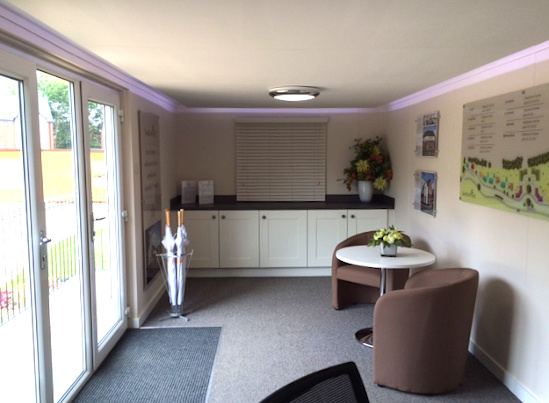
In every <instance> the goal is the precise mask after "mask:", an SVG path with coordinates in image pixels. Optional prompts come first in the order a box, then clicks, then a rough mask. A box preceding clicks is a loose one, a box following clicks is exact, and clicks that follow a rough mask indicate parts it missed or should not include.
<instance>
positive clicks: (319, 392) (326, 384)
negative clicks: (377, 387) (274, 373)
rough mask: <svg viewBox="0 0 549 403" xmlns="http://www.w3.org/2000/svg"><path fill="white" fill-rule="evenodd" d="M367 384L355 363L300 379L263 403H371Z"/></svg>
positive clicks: (347, 363) (268, 397) (338, 366)
mask: <svg viewBox="0 0 549 403" xmlns="http://www.w3.org/2000/svg"><path fill="white" fill-rule="evenodd" d="M368 402H369V400H368V395H367V394H366V389H365V388H364V383H363V382H362V378H361V377H360V373H359V372H358V368H357V366H356V364H355V363H354V362H346V363H343V364H339V365H335V366H333V367H329V368H325V369H322V370H320V371H317V372H313V373H312V374H309V375H306V376H304V377H302V378H299V379H297V380H295V381H293V382H292V383H289V384H288V385H286V386H283V387H282V388H280V389H278V390H277V391H275V392H273V393H272V394H271V395H269V396H267V397H266V398H265V399H263V400H262V401H261V403H368Z"/></svg>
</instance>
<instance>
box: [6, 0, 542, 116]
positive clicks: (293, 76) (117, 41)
mask: <svg viewBox="0 0 549 403" xmlns="http://www.w3.org/2000/svg"><path fill="white" fill-rule="evenodd" d="M2 1H3V2H4V3H5V4H11V5H12V6H14V7H16V8H18V9H20V10H22V11H23V12H25V13H28V14H29V15H31V16H32V17H34V18H36V19H38V20H40V21H42V22H43V23H44V24H46V25H47V26H49V27H51V28H52V29H53V30H55V31H57V32H59V33H61V34H62V35H63V36H65V37H67V38H69V39H70V40H71V41H72V42H74V43H76V44H79V45H81V46H82V47H84V48H86V49H88V50H89V51H91V52H92V53H94V54H96V55H98V56H100V57H101V58H103V59H105V60H107V61H108V62H110V63H111V64H113V65H115V66H117V67H118V68H120V69H122V70H124V71H125V72H127V73H129V74H130V75H132V76H134V77H135V78H137V79H139V80H141V81H143V82H144V83H146V84H148V85H149V86H151V87H153V88H156V89H157V90H160V91H162V92H163V93H165V94H167V95H168V96H170V97H172V98H173V99H175V100H176V101H178V102H179V103H180V104H181V105H184V106H187V107H211V108H277V107H284V108H288V107H308V108H371V107H377V106H383V105H386V104H388V103H389V102H391V101H394V100H397V99H400V98H402V97H404V96H407V95H410V94H413V93H414V92H417V91H419V90H422V89H425V88H428V87H430V86H432V85H435V84H437V83H440V82H442V81H445V80H447V79H450V78H453V77H455V76H458V75H460V74H463V73H466V72H468V71H470V70H473V69H475V68H477V67H481V66H483V65H485V64H488V63H490V62H493V61H495V60H498V59H501V58H503V57H505V56H509V55H511V54H513V53H515V52H517V51H520V50H522V49H525V48H528V47H530V46H533V45H537V44H540V43H542V42H545V41H547V40H549V1H547V0H231V1H229V0H12V1H5V0H2ZM282 85H307V86H317V87H320V88H321V89H322V92H321V94H320V96H319V97H318V98H317V99H315V100H314V101H309V102H305V103H300V104H296V103H291V104H288V103H286V102H281V101H276V100H274V99H272V98H270V97H269V96H268V93H267V91H268V89H269V88H270V87H275V86H282Z"/></svg>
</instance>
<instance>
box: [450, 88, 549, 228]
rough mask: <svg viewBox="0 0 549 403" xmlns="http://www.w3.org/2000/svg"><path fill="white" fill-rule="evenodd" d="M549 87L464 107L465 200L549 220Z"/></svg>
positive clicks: (462, 195)
mask: <svg viewBox="0 0 549 403" xmlns="http://www.w3.org/2000/svg"><path fill="white" fill-rule="evenodd" d="M548 107H549V84H544V85H540V86H537V87H532V88H528V89H525V90H521V91H515V92H511V93H508V94H504V95H500V96H496V97H492V98H487V99H483V100H480V101H475V102H471V103H468V104H465V105H464V107H463V135H462V147H461V173H460V199H461V200H463V201H465V202H470V203H475V204H480V205H482V206H486V207H493V208H497V209H501V210H506V211H512V212H517V213H520V214H525V215H528V216H531V217H535V218H541V219H545V220H548V219H549V109H548Z"/></svg>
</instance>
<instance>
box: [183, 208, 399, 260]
mask: <svg viewBox="0 0 549 403" xmlns="http://www.w3.org/2000/svg"><path fill="white" fill-rule="evenodd" d="M387 225H388V210H261V211H258V210H246V211H243V210H222V211H217V210H212V211H195V210H187V211H186V212H185V227H186V228H187V234H188V237H189V241H190V244H189V247H188V248H189V249H193V250H194V253H193V258H192V261H191V268H258V267H261V268H268V267H327V266H328V267H329V266H331V264H332V254H333V251H334V248H335V246H336V245H337V244H338V243H339V242H341V241H342V240H344V239H345V238H347V237H349V236H352V235H355V234H358V233H361V232H365V231H372V230H375V229H378V228H382V227H386V226H387Z"/></svg>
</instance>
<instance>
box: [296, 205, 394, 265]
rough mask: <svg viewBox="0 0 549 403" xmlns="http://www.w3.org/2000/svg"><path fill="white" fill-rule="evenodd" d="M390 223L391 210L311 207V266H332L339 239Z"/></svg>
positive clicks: (308, 246) (309, 249)
mask: <svg viewBox="0 0 549 403" xmlns="http://www.w3.org/2000/svg"><path fill="white" fill-rule="evenodd" d="M386 226H387V210H309V216H308V222H307V231H308V245H307V253H308V266H309V267H324V266H331V265H332V254H333V252H334V249H335V247H336V245H337V244H338V243H339V242H341V241H343V240H344V239H346V238H348V237H350V236H352V235H355V234H359V233H361V232H366V231H372V230H376V229H378V228H384V227H386Z"/></svg>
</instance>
